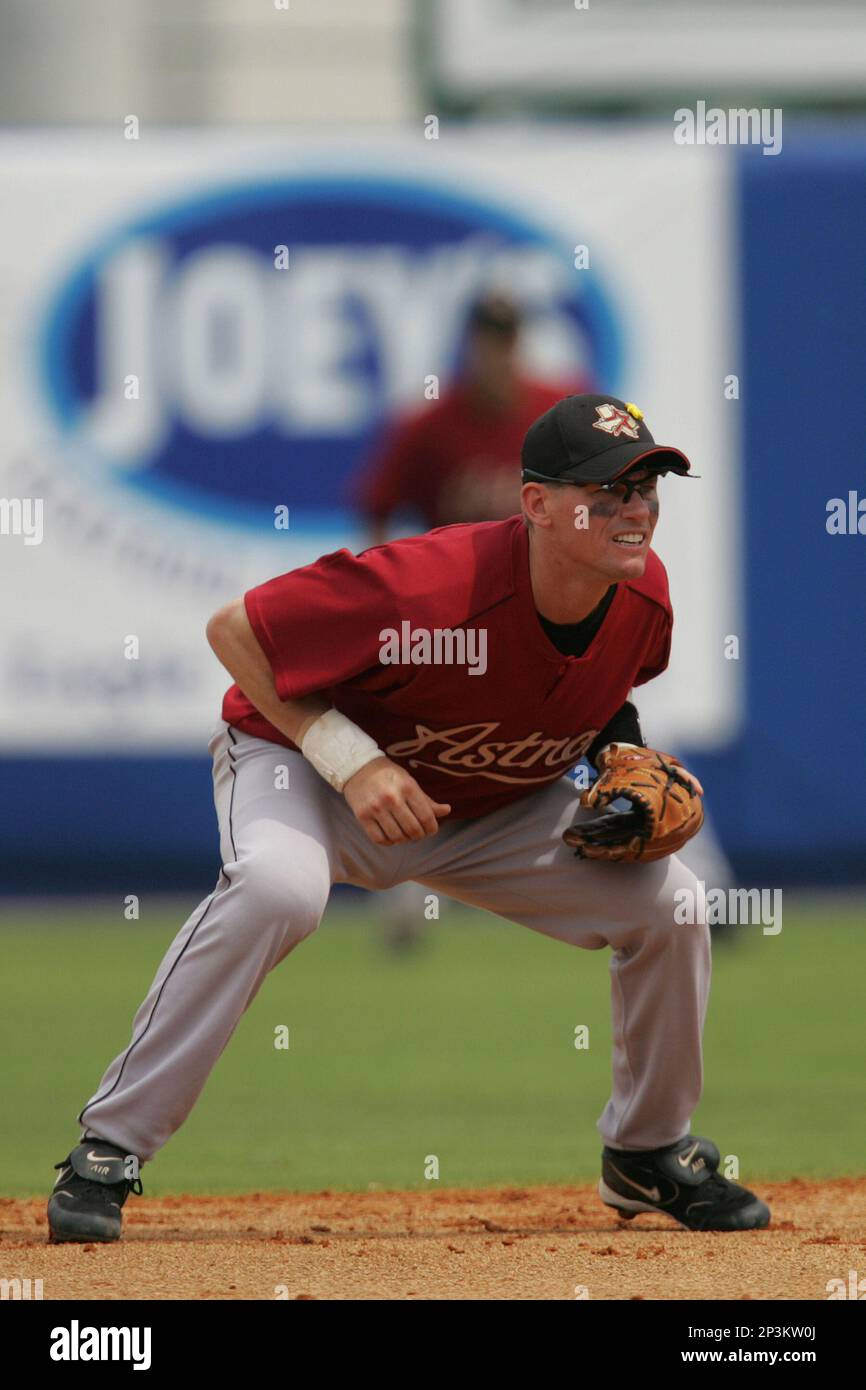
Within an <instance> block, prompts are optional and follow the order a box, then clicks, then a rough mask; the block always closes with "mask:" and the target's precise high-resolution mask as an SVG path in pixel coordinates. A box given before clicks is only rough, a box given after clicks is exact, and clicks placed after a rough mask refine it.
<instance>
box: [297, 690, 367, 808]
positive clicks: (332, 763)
mask: <svg viewBox="0 0 866 1390" xmlns="http://www.w3.org/2000/svg"><path fill="white" fill-rule="evenodd" d="M300 747H301V752H302V753H303V755H304V757H305V758H306V759H307V761H308V762H310V763H312V765H313V767H314V768H315V769H316V771H317V772H318V773H319V775H320V776H321V777H324V779H325V781H326V782H328V783H330V785H331V786H332V787H333V788H334V790H335V791H338V792H341V791H342V790H343V788H344V787H345V785H346V783H347V782H348V780H349V778H350V777H354V775H355V773H356V772H359V771H360V769H361V768H362V767H365V766H366V764H367V763H371V762H372V761H373V759H374V758H384V756H385V754H384V753H383V752H382V750H381V748H380V747H379V745H378V744H377V743H376V742H375V740H374V739H372V738H370V735H369V734H365V733H364V730H363V729H359V728H358V725H357V724H353V723H352V721H351V719H347V718H346V716H345V715H344V714H341V713H340V711H339V710H337V709H329V710H326V712H325V713H324V714H320V715H319V717H318V719H314V720H313V722H312V724H311V725H310V727H309V728H308V729H307V732H306V733H305V734H304V737H303V738H302V739H301V744H300Z"/></svg>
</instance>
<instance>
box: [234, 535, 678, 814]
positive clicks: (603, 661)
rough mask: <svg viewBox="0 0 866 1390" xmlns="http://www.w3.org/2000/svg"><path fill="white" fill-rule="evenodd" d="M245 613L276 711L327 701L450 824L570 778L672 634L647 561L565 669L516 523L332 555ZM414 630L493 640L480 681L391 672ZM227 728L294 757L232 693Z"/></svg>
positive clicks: (274, 583)
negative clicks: (538, 603)
mask: <svg viewBox="0 0 866 1390" xmlns="http://www.w3.org/2000/svg"><path fill="white" fill-rule="evenodd" d="M244 602H245V606H246V612H247V616H248V618H249V620H250V623H251V625H252V629H253V632H254V633H255V635H256V637H257V639H258V641H259V643H260V644H261V647H262V649H263V651H264V653H265V655H266V656H267V658H268V662H269V663H270V666H271V669H272V671H273V673H274V683H275V686H276V690H277V694H278V695H279V696H280V699H282V700H289V699H296V698H299V697H301V696H303V695H310V694H313V693H314V692H315V693H319V694H321V695H322V698H323V699H325V700H327V701H329V702H330V703H331V704H333V705H334V706H335V707H336V708H337V709H338V710H340V711H341V713H343V714H345V715H346V716H347V717H348V718H349V719H352V720H353V721H354V722H355V723H356V724H358V725H359V726H360V727H361V728H362V729H364V730H365V732H366V733H368V734H369V735H370V736H371V737H372V738H374V739H375V740H376V742H377V743H378V744H379V746H380V748H381V749H382V750H383V752H385V753H387V755H388V757H389V758H392V759H393V760H394V762H396V763H399V764H401V766H403V767H405V768H406V769H407V770H408V771H409V772H410V773H411V774H412V776H413V777H414V778H415V779H416V781H417V782H418V783H419V785H420V786H421V787H422V789H423V790H424V791H425V792H426V793H427V795H428V796H430V797H432V798H433V800H435V801H443V802H449V803H450V805H451V807H452V816H453V817H455V818H463V817H475V816H483V815H487V814H488V813H489V812H491V811H495V810H497V809H498V808H499V807H501V806H505V805H507V804H508V803H509V802H512V801H515V800H517V799H518V798H519V797H522V796H526V795H527V794H528V793H530V792H532V791H536V790H538V789H539V788H540V787H543V786H545V785H546V784H548V783H550V782H554V781H556V779H557V778H558V777H561V776H562V775H563V773H565V772H566V771H568V770H569V769H570V768H572V767H574V766H575V765H576V764H577V763H578V762H579V761H580V759H581V757H582V756H583V754H584V752H585V751H586V749H587V748H588V747H589V746H590V744H591V743H592V741H593V739H594V738H595V736H596V734H597V733H599V732H600V731H601V730H602V729H603V728H604V727H605V725H606V724H607V722H608V720H610V719H611V718H612V716H613V715H614V714H615V713H616V712H617V711H618V710H619V708H620V706H621V705H622V704H623V702H624V701H625V700H626V699H627V698H628V694H629V691H630V690H631V689H632V687H633V686H636V685H641V684H643V683H644V682H645V681H648V680H651V679H652V677H653V676H656V675H658V674H659V673H660V672H661V671H663V670H664V669H665V667H666V665H667V662H668V656H669V652H670V639H671V628H672V623H673V614H672V612H671V607H670V601H669V598H668V586H667V576H666V574H665V570H664V566H663V565H662V562H661V560H659V558H658V556H657V555H655V554H654V553H653V551H650V552H649V554H648V559H647V566H646V570H645V571H644V574H643V576H642V577H641V578H640V579H635V580H626V581H622V582H620V583H619V584H618V585H617V588H616V593H615V595H614V598H613V601H612V603H611V605H610V608H609V609H608V611H607V613H606V614H605V617H604V621H603V622H602V625H601V627H600V628H599V630H598V632H597V633H596V635H595V637H594V638H593V640H592V642H591V643H590V645H589V647H588V648H587V650H586V652H585V654H584V655H583V656H582V657H573V656H563V654H562V653H561V652H559V651H557V649H556V647H554V646H553V644H552V643H551V642H550V641H549V640H548V638H547V636H546V635H545V633H544V630H543V629H542V627H541V624H540V623H539V621H538V615H537V612H536V609H535V603H534V601H533V594H532V585H531V582H530V574H529V538H528V533H527V531H526V528H525V526H524V524H523V518H522V516H513V517H510V518H509V519H508V520H507V521H492V522H479V523H476V524H469V525H462V526H447V527H443V528H440V529H438V530H435V531H432V532H429V533H428V534H426V535H422V536H412V537H408V538H406V539H405V540H399V541H392V542H391V543H390V544H388V545H382V546H376V547H374V548H373V549H371V550H366V551H364V552H363V553H362V554H360V555H352V554H351V552H350V551H348V550H338V551H336V552H335V553H334V554H332V555H325V556H323V557H322V559H320V560H317V561H316V562H315V564H312V565H306V566H304V567H303V568H302V569H298V570H293V571H292V572H291V573H289V574H285V575H282V576H280V577H279V578H277V579H272V580H270V581H269V582H268V583H266V584H261V585H259V586H258V587H257V588H254V589H250V590H249V592H248V593H247V594H246V595H245V596H244ZM406 622H408V623H409V624H411V630H412V631H418V630H424V631H426V632H428V633H430V634H432V633H434V632H435V630H436V629H440V630H441V629H446V628H448V629H452V630H453V629H455V628H461V627H462V628H471V629H473V630H475V632H476V633H479V632H480V631H481V630H483V631H484V633H485V641H486V670H485V671H484V673H483V674H471V671H472V667H471V666H469V665H445V664H442V665H436V664H427V665H413V664H410V663H407V664H398V665H394V664H383V663H382V661H381V660H380V653H381V651H382V648H383V643H384V642H385V640H386V635H387V630H389V629H390V630H392V631H395V632H397V633H400V632H401V631H402V630H403V629H402V624H403V623H406ZM476 640H477V639H476ZM475 650H476V652H477V651H478V650H480V647H476V649H475ZM223 718H224V719H225V720H226V722H227V723H229V724H232V725H234V726H235V727H237V728H239V729H242V730H244V731H245V732H247V733H250V734H254V735H256V736H257V737H259V738H265V739H270V740H272V741H273V742H275V743H280V744H283V745H285V746H287V747H289V748H294V747H295V745H294V744H293V743H292V742H291V741H290V740H289V739H288V738H286V737H285V736H284V735H283V734H281V733H280V732H279V731H278V730H277V729H275V728H274V727H273V725H272V724H270V723H268V721H267V720H266V719H265V718H264V716H263V715H261V714H260V713H259V712H258V711H257V710H256V709H255V708H254V706H253V705H252V704H251V703H250V701H249V700H247V699H246V697H245V696H244V695H243V694H242V693H241V691H240V690H239V688H238V687H237V685H233V686H232V687H231V689H230V690H229V691H228V692H227V694H226V697H225V700H224V702H223Z"/></svg>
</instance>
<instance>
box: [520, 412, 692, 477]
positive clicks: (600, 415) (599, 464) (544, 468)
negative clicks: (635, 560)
mask: <svg viewBox="0 0 866 1390" xmlns="http://www.w3.org/2000/svg"><path fill="white" fill-rule="evenodd" d="M521 462H522V465H523V481H524V482H525V483H528V482H544V481H545V480H550V481H553V482H559V481H561V482H564V483H610V482H613V481H614V479H616V478H619V477H621V476H622V474H623V473H626V472H627V471H628V470H629V469H630V468H633V467H634V465H635V464H637V463H645V464H646V467H647V469H648V471H649V472H652V473H679V474H680V475H681V476H685V475H686V474H687V473H688V472H689V470H690V468H691V464H690V463H689V460H688V459H687V458H686V456H685V454H684V453H682V451H681V450H680V449H674V448H671V447H670V446H669V445H666V444H656V442H655V440H654V439H653V437H652V435H651V434H650V432H649V429H648V427H647V423H646V421H645V420H644V417H643V411H642V410H640V409H639V408H638V406H636V405H635V404H634V403H633V402H632V401H620V400H617V398H616V396H564V397H563V399H562V400H561V401H557V402H556V405H554V406H551V408H550V410H546V411H545V412H544V414H543V415H540V416H539V417H538V419H537V420H535V421H534V422H533V424H531V425H530V426H529V429H528V430H527V432H526V438H525V439H524V441H523V452H522V455H521ZM692 476H694V474H693V475H692Z"/></svg>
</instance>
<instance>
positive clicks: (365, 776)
mask: <svg viewBox="0 0 866 1390" xmlns="http://www.w3.org/2000/svg"><path fill="white" fill-rule="evenodd" d="M343 795H344V797H345V798H346V800H347V801H348V803H349V806H350V807H351V809H352V812H353V814H354V816H355V819H356V820H357V821H358V822H359V824H360V825H362V826H363V828H364V830H365V831H366V833H367V836H368V837H369V839H371V840H372V841H373V844H374V845H399V844H402V843H403V842H404V841H406V840H423V839H424V838H425V837H426V836H427V835H435V834H436V831H437V830H438V829H439V821H440V820H442V819H443V818H444V817H445V816H447V815H448V814H449V812H450V810H451V807H450V806H449V805H447V804H444V803H443V802H441V801H432V800H431V798H430V797H429V796H428V795H427V793H426V792H424V791H422V790H421V788H420V787H419V785H418V783H417V782H416V781H415V778H414V777H413V776H412V775H411V773H409V772H407V771H406V769H405V768H403V767H400V765H399V763H394V762H392V761H391V759H390V758H386V757H381V758H374V759H373V761H372V762H369V763H367V764H366V765H365V766H364V767H362V768H361V770H360V771H359V772H356V773H355V775H354V777H350V778H349V780H348V782H347V783H346V785H345V787H344V788H343ZM437 817H438V819H437Z"/></svg>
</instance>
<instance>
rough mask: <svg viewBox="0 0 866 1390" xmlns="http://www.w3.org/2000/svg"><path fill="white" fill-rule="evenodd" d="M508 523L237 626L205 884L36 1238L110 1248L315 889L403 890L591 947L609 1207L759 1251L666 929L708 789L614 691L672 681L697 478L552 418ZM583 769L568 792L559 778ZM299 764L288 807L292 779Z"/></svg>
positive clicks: (263, 600)
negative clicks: (604, 1040)
mask: <svg viewBox="0 0 866 1390" xmlns="http://www.w3.org/2000/svg"><path fill="white" fill-rule="evenodd" d="M522 459H523V487H522V491H521V505H522V513H521V514H519V515H515V516H512V517H510V518H507V519H506V520H504V521H493V522H479V523H466V524H461V525H455V526H446V527H441V528H439V529H437V530H435V531H432V532H429V533H428V534H426V535H422V536H415V537H410V538H406V539H403V540H398V541H394V542H392V543H390V544H387V545H382V546H377V547H374V548H372V549H370V550H367V551H364V552H363V553H362V554H360V555H357V556H355V555H352V554H351V553H350V552H349V551H347V550H340V551H337V552H336V553H334V554H331V555H326V556H324V557H323V558H322V559H320V560H318V561H317V562H316V563H315V564H312V565H307V566H305V567H304V568H302V569H299V570H296V571H293V572H291V573H289V574H285V575H282V576H280V577H279V578H276V579H272V580H270V581H269V582H268V583H265V584H262V585H260V586H258V587H257V588H254V589H251V590H250V591H249V592H248V593H247V594H245V595H244V597H243V598H242V599H238V600H236V601H235V602H233V603H230V604H229V605H228V606H227V607H225V608H224V609H222V610H221V611H220V612H219V613H217V614H216V615H215V616H214V617H213V618H212V619H211V621H210V623H209V625H208V638H209V640H210V643H211V645H212V647H213V649H214V651H215V652H216V654H217V656H218V657H219V659H220V660H221V661H222V662H223V664H224V665H225V666H226V668H227V669H228V671H229V672H230V674H231V676H232V677H233V679H234V682H235V683H234V684H233V685H232V686H231V688H230V690H229V691H228V693H227V695H226V697H225V701H224V704H223V709H222V718H221V720H220V721H219V722H218V724H217V727H216V729H215V731H214V733H213V737H212V739H211V744H210V748H211V752H212V755H213V764H214V766H213V771H214V788H215V801H216V809H217V816H218V820H219V829H220V845H221V852H222V869H221V872H220V875H219V879H218V881H217V884H216V887H215V888H214V890H213V892H212V893H211V894H210V896H209V897H207V898H206V899H205V900H204V902H202V903H201V904H200V905H199V906H198V907H197V908H196V910H195V911H194V912H193V913H192V915H191V916H190V918H189V920H188V921H187V922H186V923H185V925H184V926H183V927H182V928H181V931H180V933H179V935H178V936H177V938H176V940H175V941H174V943H173V944H172V946H171V947H170V948H169V950H168V953H167V954H166V956H165V958H164V960H163V962H162V964H161V965H160V967H159V969H158V971H157V974H156V977H155V979H154V981H153V984H152V986H151V988H150V991H149V993H148V994H147V997H146V998H145V1000H144V1002H143V1004H142V1005H141V1007H140V1009H139V1011H138V1013H137V1014H136V1017H135V1020H134V1024H133V1031H132V1038H131V1041H130V1043H129V1046H128V1047H127V1048H126V1049H125V1050H124V1051H123V1052H122V1053H121V1054H120V1056H118V1057H116V1058H115V1060H114V1061H113V1062H112V1063H111V1065H110V1066H109V1068H108V1070H107V1071H106V1073H105V1075H104V1077H103V1079H102V1082H101V1084H100V1085H99V1087H98V1089H97V1091H96V1093H95V1094H94V1095H93V1097H92V1098H91V1099H90V1100H89V1101H88V1102H87V1104H86V1105H85V1106H84V1108H83V1110H82V1111H81V1112H80V1114H79V1117H78V1119H79V1123H80V1125H81V1140H80V1142H79V1143H78V1145H77V1146H76V1147H75V1148H74V1149H73V1150H72V1152H71V1153H70V1154H69V1155H68V1156H67V1158H65V1159H64V1160H63V1162H62V1163H60V1164H58V1165H57V1167H58V1168H59V1169H60V1175H59V1177H58V1179H57V1183H56V1185H55V1188H54V1191H53V1194H52V1196H51V1199H50V1201H49V1206H48V1218H49V1227H50V1232H51V1238H52V1239H53V1240H67V1241H68V1240H72V1241H97V1240H105V1241H107V1240H114V1239H117V1238H118V1236H119V1235H120V1229H121V1207H122V1206H123V1204H124V1202H125V1201H126V1199H127V1196H128V1194H129V1192H130V1191H131V1190H133V1191H136V1192H140V1191H141V1182H140V1179H139V1176H138V1174H139V1166H140V1165H141V1164H144V1163H146V1162H148V1161H149V1160H150V1159H151V1158H152V1157H153V1156H154V1154H156V1152H157V1151H158V1150H159V1149H160V1148H161V1147H162V1145H163V1144H165V1143H166V1141H167V1140H168V1139H169V1138H170V1137H171V1135H172V1134H173V1133H174V1132H175V1131H176V1130H177V1129H178V1128H179V1127H180V1125H181V1124H183V1121H184V1120H185V1119H186V1116H187V1115H188V1114H189V1112H190V1110H191V1109H192V1107H193V1105H194V1104H195V1102H196V1099H197V1098H198V1096H199V1094H200V1092H201V1090H202V1087H203V1086H204V1084H205V1082H206V1080H207V1077H208V1075H209V1073H210V1072H211V1070H212V1068H213V1066H214V1065H215V1063H216V1061H217V1059H218V1058H219V1056H220V1053H221V1052H222V1050H223V1048H224V1047H226V1045H227V1044H228V1042H229V1040H230V1038H231V1036H232V1033H233V1031H234V1029H235V1027H236V1025H237V1023H238V1020H239V1019H240V1017H241V1015H242V1013H243V1012H244V1010H245V1009H246V1008H247V1007H248V1006H249V1004H250V1003H251V1001H252V1000H253V998H254V997H255V995H256V992H257V990H258V989H259V987H260V986H261V984H262V981H263V980H264V978H265V976H266V975H267V973H268V971H269V970H272V969H273V968H274V967H275V966H276V965H278V964H279V962H280V961H281V960H282V959H283V958H284V957H285V956H287V955H288V954H289V952H290V951H292V950H293V949H294V948H295V947H296V946H297V945H299V943H300V942H301V941H303V939H304V938H305V937H306V936H309V935H310V933H311V932H313V931H314V930H315V929H316V927H317V925H318V923H319V921H320V919H321V916H322V913H323V911H324V909H325V905H326V903H327V900H328V895H329V891H330V888H331V885H332V884H333V883H352V884H357V885H359V886H361V887H364V888H368V889H374V890H379V889H383V888H388V887H390V886H392V885H393V884H395V883H400V882H405V881H407V880H413V881H416V882H419V883H422V884H424V885H425V886H427V887H428V888H429V889H431V890H432V891H434V892H442V893H445V894H447V895H448V896H449V897H451V898H455V899H457V900H459V901H461V902H464V903H468V904H471V905H473V906H477V907H482V908H487V909H489V910H490V911H492V912H495V913H498V914H499V915H500V916H502V917H505V918H507V919H509V920H511V921H514V922H519V923H521V924H522V925H524V926H527V927H531V928H532V929H533V930H535V931H538V932H542V933H544V934H545V935H547V936H552V937H556V938H558V939H559V940H561V941H564V942H567V943H569V944H570V945H573V946H581V947H583V948H584V949H586V950H601V949H602V948H604V947H610V949H611V959H610V970H611V979H612V1009H613V1086H612V1092H611V1096H610V1099H609V1100H608V1102H607V1104H606V1105H605V1107H604V1110H603V1112H602V1114H601V1117H600V1118H599V1120H598V1124H597V1128H598V1130H599V1132H600V1134H601V1136H602V1139H603V1141H604V1148H603V1152H602V1178H601V1183H600V1187H599V1192H600V1195H601V1197H602V1200H603V1201H604V1202H606V1203H607V1204H608V1205H609V1206H610V1207H613V1208H614V1209H615V1210H616V1211H617V1212H618V1213H619V1214H621V1215H622V1216H626V1217H631V1216H633V1215H635V1214H636V1213H639V1212H663V1213H666V1214H668V1215H669V1216H671V1217H673V1218H675V1219H676V1220H677V1221H679V1222H680V1223H681V1225H683V1226H685V1227H687V1228H688V1229H690V1230H719V1231H736V1230H745V1229H749V1228H753V1227H762V1226H766V1225H767V1224H768V1222H769V1218H770V1213H769V1210H768V1208H767V1207H766V1205H765V1204H764V1202H763V1201H761V1200H760V1199H759V1198H758V1197H756V1196H755V1195H754V1194H753V1193H751V1192H749V1191H748V1190H746V1189H745V1188H743V1187H741V1186H740V1185H738V1184H737V1183H733V1182H730V1181H728V1180H727V1179H726V1178H724V1177H723V1176H722V1175H721V1174H720V1173H719V1172H718V1171H717V1169H718V1164H719V1151H718V1149H717V1148H716V1146H715V1144H713V1143H712V1142H711V1141H710V1140H707V1139H703V1138H700V1137H698V1136H695V1135H693V1134H691V1132H690V1129H689V1126H690V1121H691V1116H692V1112H693V1111H694V1108H695V1106H696V1104H697V1101H698V1098H699V1096H700V1092H701V1084H702V1060H701V1032H702V1026H703V1021H704V1015H705V1010H706V1004H707V994H708V988H709V979H710V939H709V932H708V929H707V927H706V925H705V923H704V922H703V921H702V920H701V919H700V917H699V918H698V921H697V922H696V923H695V924H694V925H683V924H682V923H681V922H678V921H677V917H681V916H682V914H681V913H678V912H677V911H676V907H677V902H678V901H680V902H681V901H682V899H681V898H680V899H677V898H676V897H675V895H677V894H678V891H680V890H685V891H686V892H690V893H692V895H693V897H692V901H693V902H694V903H695V905H696V906H697V907H698V908H699V907H700V898H699V895H698V894H697V893H696V891H695V890H696V880H695V878H694V875H693V874H692V873H691V872H690V871H689V870H688V869H687V868H686V866H685V865H684V864H683V862H682V860H681V859H680V858H678V857H677V855H676V853H675V851H676V849H677V848H679V846H680V845H682V844H683V843H685V842H686V840H687V839H689V838H690V836H692V835H693V834H694V833H695V832H696V831H697V830H698V829H699V827H700V824H701V821H702V811H701V795H702V791H701V788H700V785H699V783H698V782H697V780H696V779H695V778H694V777H693V776H692V775H691V774H689V773H687V772H686V771H685V769H683V768H682V767H681V765H680V764H679V763H678V762H677V760H676V759H674V758H671V757H669V756H668V755H666V754H663V753H658V752H655V751H653V750H651V749H647V748H645V747H644V746H643V738H642V736H641V731H640V725H639V721H638V717H637V712H636V710H635V707H634V705H633V704H632V703H631V701H630V700H629V698H628V697H629V695H630V693H631V691H632V689H633V687H635V686H639V685H641V684H642V683H644V682H645V681H648V680H650V679H652V677H653V676H655V675H657V674H658V673H659V672H660V671H662V670H663V669H664V667H665V665H666V663H667V660H668V651H669V646H670V639H671V624H672V614H671V609H670V603H669V599H668V591H667V581H666V576H665V571H664V568H663V566H662V563H661V561H660V560H659V559H658V557H657V556H656V555H655V554H654V552H653V551H652V550H651V548H650V541H651V539H652V535H653V531H654V529H655V525H656V522H657V519H658V505H659V504H658V490H657V489H658V478H659V476H660V475H664V474H667V473H674V474H678V475H680V476H687V475H688V473H689V469H690V464H689V461H688V459H687V458H686V457H685V456H684V455H683V454H682V453H681V452H680V451H679V450H678V449H674V448H669V447H664V446H658V445H656V444H655V443H654V440H653V437H652V435H651V434H650V431H649V429H648V428H647V424H646V422H645V420H644V418H643V415H642V412H641V411H640V410H639V409H638V407H637V406H635V405H633V404H627V403H625V402H623V401H620V400H617V399H614V398H612V397H608V396H598V395H579V396H568V397H565V398H564V399H563V400H561V401H559V402H558V403H557V404H556V405H555V406H553V407H552V408H551V409H549V410H547V411H546V412H545V413H544V414H543V415H542V416H541V417H540V418H539V419H538V420H536V421H535V423H534V424H533V425H532V426H531V427H530V429H529V431H528V433H527V435H526V439H525V441H524V446H523V455H522ZM584 754H587V755H588V756H589V757H590V758H591V759H592V760H593V761H594V763H595V765H596V767H597V768H598V770H599V777H598V779H597V781H596V782H595V783H594V784H593V786H592V788H591V789H590V790H588V791H584V792H583V793H582V794H581V795H580V796H578V794H577V793H576V791H575V787H574V784H573V782H572V781H571V779H569V777H568V776H567V775H566V774H567V772H568V770H569V769H570V768H573V767H574V766H575V765H576V764H577V763H578V761H579V760H580V759H581V757H582V756H583V755H584ZM285 766H288V768H289V779H288V780H289V785H288V787H286V786H285V785H284V784H285V777H284V775H280V774H279V769H280V768H281V767H285Z"/></svg>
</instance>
